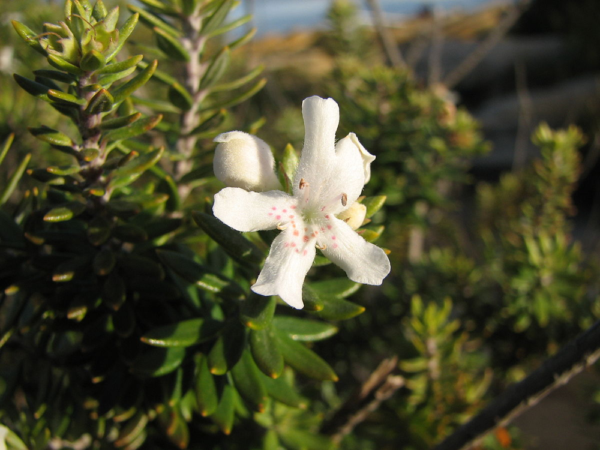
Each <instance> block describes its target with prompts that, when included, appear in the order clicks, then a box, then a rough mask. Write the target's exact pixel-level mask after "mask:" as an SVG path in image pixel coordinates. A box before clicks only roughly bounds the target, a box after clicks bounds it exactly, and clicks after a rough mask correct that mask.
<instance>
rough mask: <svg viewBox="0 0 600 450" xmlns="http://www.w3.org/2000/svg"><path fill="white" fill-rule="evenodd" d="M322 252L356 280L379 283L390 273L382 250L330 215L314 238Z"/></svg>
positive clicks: (387, 261) (364, 282) (358, 281)
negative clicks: (316, 238)
mask: <svg viewBox="0 0 600 450" xmlns="http://www.w3.org/2000/svg"><path fill="white" fill-rule="evenodd" d="M318 243H319V245H320V246H325V247H326V248H325V249H324V250H323V254H324V255H325V256H326V257H327V258H328V259H329V260H331V262H333V263H334V264H337V265H338V266H340V267H341V268H342V269H344V271H345V272H346V274H347V275H348V278H350V279H351V280H352V281H356V282H357V283H363V284H373V285H380V284H381V282H382V281H383V279H384V278H385V277H386V276H387V275H388V274H389V273H390V269H391V266H390V260H389V258H388V257H387V255H386V254H385V252H384V251H383V250H382V249H380V248H379V247H377V246H376V245H373V244H371V243H369V242H367V241H365V240H364V239H363V238H362V237H360V236H359V235H358V234H357V233H356V232H355V231H353V230H352V229H351V228H350V227H349V226H348V224H346V223H345V222H343V221H341V220H339V219H336V218H331V219H330V220H329V221H328V224H327V227H326V229H325V232H323V233H321V235H320V236H319V239H318Z"/></svg>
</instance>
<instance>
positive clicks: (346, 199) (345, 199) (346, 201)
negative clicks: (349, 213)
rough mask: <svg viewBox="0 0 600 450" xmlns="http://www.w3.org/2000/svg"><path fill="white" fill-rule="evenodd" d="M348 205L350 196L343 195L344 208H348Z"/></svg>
mask: <svg viewBox="0 0 600 450" xmlns="http://www.w3.org/2000/svg"><path fill="white" fill-rule="evenodd" d="M347 204H348V196H347V195H346V194H342V206H346V205H347Z"/></svg>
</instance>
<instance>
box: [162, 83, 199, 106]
mask: <svg viewBox="0 0 600 450" xmlns="http://www.w3.org/2000/svg"><path fill="white" fill-rule="evenodd" d="M168 96H169V101H170V102H171V103H173V104H174V105H175V106H177V107H178V108H181V109H182V110H184V111H189V110H190V109H192V107H193V106H194V99H193V98H192V96H191V95H190V93H189V92H188V91H187V89H186V88H184V87H183V86H182V85H181V84H179V83H177V82H176V83H173V84H172V85H171V86H169V92H168Z"/></svg>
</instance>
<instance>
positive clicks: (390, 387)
mask: <svg viewBox="0 0 600 450" xmlns="http://www.w3.org/2000/svg"><path fill="white" fill-rule="evenodd" d="M402 386H404V378H403V377H401V376H400V375H388V377H387V378H386V379H385V382H384V383H383V384H382V385H381V386H380V387H379V389H377V390H376V391H375V395H374V398H373V400H371V401H370V402H369V403H367V404H366V405H365V406H364V407H362V408H361V409H359V410H358V411H357V412H356V413H355V414H353V415H352V416H350V417H349V418H348V421H347V422H346V423H345V424H344V425H343V426H342V427H340V429H339V430H338V431H337V433H335V434H334V435H332V436H331V440H332V441H333V442H334V443H335V444H339V443H340V442H341V441H342V439H344V437H345V436H347V435H348V434H350V433H351V432H352V430H353V429H354V427H356V426H357V425H358V424H359V423H361V422H363V421H364V420H365V419H366V418H367V417H368V416H369V414H371V413H372V412H374V411H376V410H377V408H379V405H381V403H382V402H384V401H386V400H387V399H388V398H390V397H391V396H392V395H394V393H395V392H396V391H397V390H398V389H400V388H401V387H402Z"/></svg>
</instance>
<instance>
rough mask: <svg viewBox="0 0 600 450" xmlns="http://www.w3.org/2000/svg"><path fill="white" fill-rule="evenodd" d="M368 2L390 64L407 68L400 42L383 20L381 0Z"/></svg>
mask: <svg viewBox="0 0 600 450" xmlns="http://www.w3.org/2000/svg"><path fill="white" fill-rule="evenodd" d="M367 4H368V5H369V9H370V10H371V15H372V16H373V25H374V26H375V29H376V30H377V36H378V37H379V40H380V41H381V45H382V47H383V51H384V52H385V55H386V58H387V60H388V63H389V65H390V66H391V67H395V68H396V69H403V68H405V67H406V63H405V62H404V59H403V58H402V53H400V49H399V48H398V44H396V43H395V42H394V40H393V39H392V36H391V34H390V33H389V31H388V29H387V28H386V26H385V23H384V20H383V11H382V10H381V5H380V4H379V0H367Z"/></svg>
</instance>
